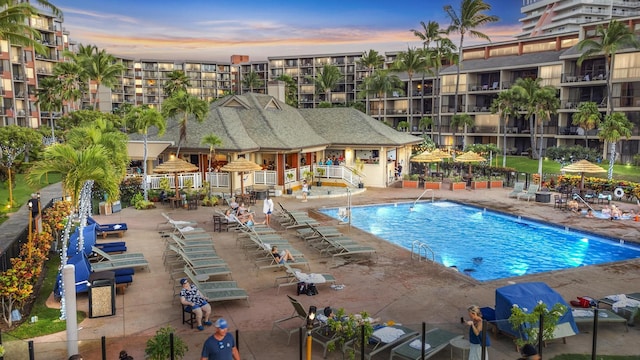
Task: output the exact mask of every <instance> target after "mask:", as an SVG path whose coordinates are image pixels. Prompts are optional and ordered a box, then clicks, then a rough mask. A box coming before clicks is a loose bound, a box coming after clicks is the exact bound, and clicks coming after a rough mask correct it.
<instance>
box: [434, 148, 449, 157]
mask: <svg viewBox="0 0 640 360" xmlns="http://www.w3.org/2000/svg"><path fill="white" fill-rule="evenodd" d="M431 153H432V154H433V155H436V156H438V157H440V158H442V159H451V154H449V153H448V152H446V151H442V150H440V149H435V150H433V151H432V152H431Z"/></svg>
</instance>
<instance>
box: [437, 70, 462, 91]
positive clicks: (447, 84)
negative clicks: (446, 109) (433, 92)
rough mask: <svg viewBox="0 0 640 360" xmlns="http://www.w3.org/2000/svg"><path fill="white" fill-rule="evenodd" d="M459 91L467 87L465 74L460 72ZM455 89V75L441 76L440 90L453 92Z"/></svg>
mask: <svg viewBox="0 0 640 360" xmlns="http://www.w3.org/2000/svg"><path fill="white" fill-rule="evenodd" d="M459 89H460V92H465V91H466V89H467V74H460V87H459ZM455 91H456V75H444V76H443V77H442V92H443V93H455Z"/></svg>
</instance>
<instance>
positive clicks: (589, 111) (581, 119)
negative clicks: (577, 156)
mask: <svg viewBox="0 0 640 360" xmlns="http://www.w3.org/2000/svg"><path fill="white" fill-rule="evenodd" d="M572 119H573V122H572V124H573V125H578V126H580V127H581V128H583V129H584V147H585V148H589V139H588V138H587V132H588V131H589V130H591V129H595V128H597V127H598V126H599V125H600V121H602V114H601V113H600V110H598V104H596V103H594V102H593V101H585V102H581V103H580V105H578V112H575V113H574V114H573V116H572Z"/></svg>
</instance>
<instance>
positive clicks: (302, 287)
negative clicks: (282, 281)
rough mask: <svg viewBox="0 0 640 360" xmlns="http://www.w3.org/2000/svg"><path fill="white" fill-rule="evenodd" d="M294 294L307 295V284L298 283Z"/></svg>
mask: <svg viewBox="0 0 640 360" xmlns="http://www.w3.org/2000/svg"><path fill="white" fill-rule="evenodd" d="M296 292H297V294H298V295H300V294H306V293H307V283H305V282H299V283H298V290H297V291H296Z"/></svg>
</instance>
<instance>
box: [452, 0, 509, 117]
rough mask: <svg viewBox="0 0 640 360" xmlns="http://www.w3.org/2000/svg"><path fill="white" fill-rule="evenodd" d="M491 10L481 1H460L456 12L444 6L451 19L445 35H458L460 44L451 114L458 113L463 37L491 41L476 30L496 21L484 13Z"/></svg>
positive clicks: (496, 18) (494, 17)
mask: <svg viewBox="0 0 640 360" xmlns="http://www.w3.org/2000/svg"><path fill="white" fill-rule="evenodd" d="M489 10H491V5H489V4H487V3H485V2H484V1H483V0H461V2H460V9H459V11H456V10H455V9H453V7H452V6H451V5H445V7H444V11H445V12H446V13H447V15H448V16H449V19H451V25H449V27H448V28H447V33H448V34H451V33H457V34H460V44H459V45H458V66H457V69H456V91H455V94H454V100H453V101H454V104H455V105H456V106H455V109H454V110H453V114H454V115H455V114H457V113H458V93H459V90H460V67H461V63H462V62H463V57H462V46H463V45H464V37H465V36H466V35H469V36H470V37H478V38H481V39H485V40H487V41H491V39H489V36H488V35H486V34H485V33H481V32H479V31H477V30H476V28H478V27H481V26H483V25H487V24H490V23H493V22H496V21H498V17H497V16H494V15H487V14H485V13H484V12H485V11H489Z"/></svg>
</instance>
